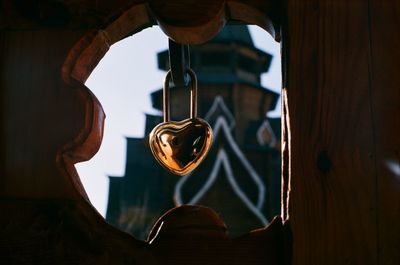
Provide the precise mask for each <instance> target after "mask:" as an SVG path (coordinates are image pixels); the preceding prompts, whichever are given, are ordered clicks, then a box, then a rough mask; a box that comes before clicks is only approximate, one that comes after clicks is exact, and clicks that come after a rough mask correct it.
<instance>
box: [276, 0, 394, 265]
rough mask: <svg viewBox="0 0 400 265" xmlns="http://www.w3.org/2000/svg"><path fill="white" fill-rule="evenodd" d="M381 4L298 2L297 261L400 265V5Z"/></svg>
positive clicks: (294, 65)
mask: <svg viewBox="0 0 400 265" xmlns="http://www.w3.org/2000/svg"><path fill="white" fill-rule="evenodd" d="M378 2H379V1H370V2H368V1H313V2H307V1H300V0H289V1H288V15H287V16H288V28H287V31H286V32H285V33H284V35H285V34H287V35H288V38H285V36H284V40H285V42H286V43H285V45H287V46H288V51H289V57H288V61H287V67H288V73H287V86H286V87H285V91H284V94H285V108H286V111H288V117H287V115H286V116H285V124H287V125H288V126H287V128H288V130H289V137H288V139H287V143H285V145H286V144H287V145H288V146H289V147H288V150H289V151H288V153H289V165H288V166H289V168H288V170H289V174H290V187H289V189H288V190H289V192H290V200H289V206H288V207H289V209H288V212H289V219H290V220H291V225H292V231H293V264H398V263H399V259H398V249H399V242H400V233H399V227H400V225H399V222H398V220H400V212H399V202H400V193H399V181H400V180H399V178H398V176H397V177H396V175H395V174H394V173H393V171H392V172H390V170H389V169H388V167H387V161H388V160H390V161H394V163H395V164H396V163H397V165H399V164H398V163H399V156H398V155H399V141H398V137H396V135H400V131H399V125H398V124H399V119H398V117H399V116H400V112H399V111H400V108H399V102H400V98H399V87H400V79H399V75H398V74H395V73H398V66H397V64H398V59H399V53H398V51H397V50H396V48H395V47H397V45H398V37H397V36H398V34H397V33H396V30H395V28H396V25H398V16H399V13H398V10H399V9H398V4H394V1H393V2H390V1H386V2H379V3H378ZM396 23H397V24H396Z"/></svg>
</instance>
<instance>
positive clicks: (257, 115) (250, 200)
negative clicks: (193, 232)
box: [106, 26, 281, 239]
mask: <svg viewBox="0 0 400 265" xmlns="http://www.w3.org/2000/svg"><path fill="white" fill-rule="evenodd" d="M190 50H191V67H192V69H193V70H194V71H195V72H196V74H197V77H198V84H199V88H198V116H199V117H202V118H204V119H206V120H207V121H208V122H209V123H210V125H211V126H212V128H213V133H214V141H213V145H212V147H211V149H210V151H209V154H208V155H207V157H206V159H205V160H204V162H203V163H202V164H201V165H200V166H199V167H198V168H197V169H196V170H195V171H194V172H192V173H191V174H188V175H186V176H184V177H179V176H175V175H172V174H170V173H168V172H167V171H166V170H164V169H163V168H162V167H161V166H160V165H159V164H158V163H157V162H156V160H155V159H154V158H153V156H152V154H151V151H150V148H149V145H148V134H149V133H150V131H151V130H152V129H153V127H154V126H156V125H157V124H158V123H160V122H162V116H156V115H146V127H145V135H146V137H145V138H127V159H126V161H127V163H126V169H125V176H123V177H117V176H116V177H110V192H109V200H108V209H107V215H106V220H107V221H108V222H109V223H111V224H113V225H115V226H117V227H119V228H120V229H122V230H124V231H127V232H129V233H131V234H132V235H134V236H135V237H137V238H141V239H145V238H146V236H147V234H148V232H149V229H150V228H151V226H152V225H153V223H154V222H155V221H156V219H157V218H158V217H160V216H161V215H162V214H163V213H164V212H165V211H167V210H168V209H170V208H172V207H174V206H176V205H180V204H201V205H205V206H209V207H211V208H213V209H214V210H216V211H217V212H218V213H219V214H220V215H221V216H222V218H223V220H224V221H225V222H226V224H227V226H228V230H229V234H230V235H231V236H238V235H240V234H243V233H245V232H247V231H249V230H250V229H254V228H258V227H261V226H264V225H265V224H267V223H268V221H270V220H271V218H272V217H273V216H275V215H277V214H279V212H280V182H281V179H280V164H281V163H280V150H279V148H280V118H267V117H266V113H267V112H268V111H270V110H273V109H275V107H276V104H277V99H278V96H279V95H278V94H276V93H275V92H273V91H271V90H269V89H267V88H265V87H262V86H261V82H260V76H261V74H263V73H265V72H267V71H268V69H269V66H270V62H271V59H272V57H271V55H269V54H267V53H265V52H263V51H261V50H259V49H257V48H255V47H254V44H253V41H252V39H251V36H250V33H249V31H248V29H247V27H246V26H229V27H225V28H224V30H223V31H222V32H221V33H220V34H219V35H218V36H217V37H216V38H214V39H213V40H211V41H210V42H208V43H206V44H204V45H199V46H191V48H190ZM158 64H159V68H160V69H162V70H167V69H169V62H168V51H164V52H161V53H159V54H158ZM151 98H152V103H153V107H154V108H155V109H158V110H162V90H158V91H156V92H154V93H152V94H151ZM188 117H189V89H187V88H172V89H171V118H172V120H182V119H186V118H188Z"/></svg>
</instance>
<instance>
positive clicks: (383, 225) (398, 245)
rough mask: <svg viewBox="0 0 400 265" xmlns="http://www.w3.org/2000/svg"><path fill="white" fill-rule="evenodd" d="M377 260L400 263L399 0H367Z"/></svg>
mask: <svg viewBox="0 0 400 265" xmlns="http://www.w3.org/2000/svg"><path fill="white" fill-rule="evenodd" d="M370 4H371V6H370V16H371V21H370V27H371V28H370V30H371V42H370V45H371V46H370V49H371V94H370V97H371V102H370V104H371V112H372V115H373V126H374V128H373V129H374V147H375V154H374V157H373V159H374V163H375V166H376V172H375V174H377V177H378V179H377V183H376V185H377V186H376V189H377V192H378V197H377V204H378V205H377V207H378V218H377V226H378V231H377V232H378V234H377V235H378V248H379V249H378V253H379V256H378V259H379V264H393V265H394V264H400V251H399V249H400V225H399V224H400V172H399V170H400V75H399V73H400V71H399V69H400V68H399V62H400V49H399V47H400V35H399V28H400V20H399V18H400V2H399V1H396V0H385V1H376V0H372V1H370Z"/></svg>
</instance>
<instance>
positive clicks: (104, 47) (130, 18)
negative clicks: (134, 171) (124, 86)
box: [57, 2, 287, 247]
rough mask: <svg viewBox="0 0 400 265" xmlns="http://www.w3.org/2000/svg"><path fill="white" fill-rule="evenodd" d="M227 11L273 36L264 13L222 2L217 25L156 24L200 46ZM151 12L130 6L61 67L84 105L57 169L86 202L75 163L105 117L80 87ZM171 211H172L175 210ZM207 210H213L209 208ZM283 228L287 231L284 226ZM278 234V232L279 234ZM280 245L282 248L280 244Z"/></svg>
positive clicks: (97, 140) (95, 143) (93, 143)
mask: <svg viewBox="0 0 400 265" xmlns="http://www.w3.org/2000/svg"><path fill="white" fill-rule="evenodd" d="M227 10H229V14H230V19H234V20H241V21H243V22H245V23H250V24H257V25H259V26H260V27H262V28H264V29H266V30H267V31H268V32H269V33H271V34H272V35H273V36H275V37H276V35H275V33H274V32H275V31H274V27H273V25H272V23H271V21H270V20H269V18H268V17H267V16H266V15H265V14H263V13H262V12H261V11H258V10H257V9H255V8H253V7H251V6H247V5H245V4H241V3H237V2H231V3H228V4H226V5H225V3H224V5H223V8H222V9H221V10H220V11H219V13H218V14H217V18H216V21H217V22H215V20H213V21H212V22H209V23H206V24H205V25H202V26H197V27H191V28H184V27H175V26H174V27H173V26H170V25H165V24H163V23H162V22H160V21H157V22H158V23H159V24H160V26H161V28H162V29H163V30H164V31H165V32H166V33H167V35H169V36H170V37H171V38H174V36H175V38H174V39H175V40H176V41H182V39H180V38H179V36H184V37H182V38H188V39H184V40H185V41H186V42H187V43H191V44H193V43H201V42H205V41H207V40H209V39H211V38H212V37H214V36H215V35H216V34H217V33H218V32H219V31H220V30H221V29H222V27H223V26H224V25H225V22H226V17H227V14H226V12H227ZM151 13H152V12H151V11H150V10H149V7H148V5H147V4H139V5H134V6H132V7H130V8H129V9H128V10H127V11H125V12H123V13H122V14H121V15H120V16H119V17H118V18H117V19H115V20H114V21H113V22H112V23H110V24H109V25H108V26H107V27H105V28H104V29H102V30H93V31H92V32H90V33H89V34H86V35H85V36H84V37H83V38H81V39H80V41H78V43H77V44H76V45H75V46H74V47H73V49H71V51H70V53H69V54H68V56H67V58H66V60H65V62H64V65H63V67H62V78H63V80H64V81H65V82H66V83H68V84H69V85H70V86H71V87H74V88H76V89H80V90H81V95H82V97H85V98H86V99H85V101H86V102H87V105H86V113H85V120H86V122H85V127H84V128H83V129H82V131H81V132H80V133H79V135H78V136H77V137H76V138H75V139H74V140H73V141H71V142H70V143H68V144H66V145H65V146H64V148H63V149H62V150H60V152H59V154H58V156H57V161H58V165H59V168H60V170H61V171H62V172H64V174H65V175H66V176H67V177H68V178H69V179H70V180H71V181H72V182H73V184H74V186H75V187H76V188H77V190H78V191H79V193H80V194H81V195H82V196H83V197H84V198H85V199H86V201H89V200H88V198H87V195H86V193H85V191H84V188H83V186H82V184H81V183H80V180H79V176H78V174H77V172H76V170H75V168H74V164H75V163H77V162H81V161H85V160H89V159H90V158H91V157H92V156H93V155H94V154H95V153H96V152H97V151H98V149H99V147H100V144H101V140H102V136H103V124H104V118H105V114H104V112H103V109H102V107H101V104H100V102H99V101H98V100H97V99H96V97H95V96H94V95H93V94H92V93H91V92H90V90H89V89H88V88H87V87H86V86H84V85H83V84H84V82H85V81H86V80H87V78H88V77H89V75H90V74H91V72H92V71H93V70H94V68H95V67H96V66H97V64H98V63H99V62H100V60H101V59H102V58H103V57H104V55H105V54H106V53H107V51H108V49H109V47H110V46H111V45H112V44H114V43H116V42H118V41H120V40H122V39H123V38H125V37H127V36H129V35H132V34H134V33H136V32H138V31H140V30H142V29H144V28H147V27H149V26H151V25H153V24H154V20H153V19H152V17H151ZM188 31H190V32H192V34H195V33H196V32H199V31H201V32H203V33H204V35H201V36H200V37H198V36H197V37H192V38H190V37H185V36H186V35H187V34H189V33H188ZM205 32H206V33H205ZM189 35H190V34H189ZM176 36H178V37H176ZM171 211H175V209H173V210H171ZM209 211H212V210H210V209H209ZM99 217H100V216H99ZM161 218H162V217H161ZM103 221H104V219H103ZM220 222H222V223H223V221H222V220H220ZM278 223H279V224H280V225H279V227H280V228H279V229H278V230H281V229H282V227H283V223H282V220H281V218H280V217H276V218H275V219H274V220H273V221H272V222H271V224H270V225H268V226H267V227H264V228H261V229H255V230H253V231H251V232H249V233H248V234H246V235H244V236H242V237H240V238H237V239H232V240H231V239H226V240H227V242H231V243H234V242H242V241H243V240H245V241H246V240H247V239H252V238H256V237H259V236H263V235H267V234H270V233H272V234H275V233H276V231H275V232H274V230H277V228H276V227H277V225H276V224H278ZM272 224H274V225H272ZM285 227H286V228H287V226H285ZM281 232H282V231H281ZM281 232H278V234H279V233H281ZM149 237H151V235H149ZM132 239H133V238H132ZM138 242H139V241H138ZM231 243H229V244H231ZM279 246H280V247H283V246H282V245H279Z"/></svg>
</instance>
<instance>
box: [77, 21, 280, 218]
mask: <svg viewBox="0 0 400 265" xmlns="http://www.w3.org/2000/svg"><path fill="white" fill-rule="evenodd" d="M250 33H251V35H252V38H253V41H254V44H255V46H256V47H257V48H259V49H261V50H264V51H266V52H268V53H270V54H272V55H273V59H272V64H271V68H270V71H269V72H268V73H267V74H264V75H263V76H262V84H263V86H265V87H268V88H269V89H271V90H274V91H276V92H280V88H281V64H280V63H281V62H280V45H279V43H276V42H275V41H274V40H273V39H272V37H271V36H270V35H269V34H268V33H267V32H265V31H264V30H262V29H261V28H259V27H256V26H251V27H250ZM167 48H168V39H167V37H166V35H164V33H162V31H161V30H160V29H159V28H158V27H152V28H148V29H145V30H144V31H142V32H140V33H137V34H135V35H134V36H132V37H129V38H126V39H124V40H122V41H120V42H118V43H116V44H114V45H113V46H112V47H111V48H110V50H109V51H108V53H107V54H106V55H105V57H104V58H103V59H102V60H101V61H100V63H99V65H98V66H97V67H96V69H95V70H94V71H93V73H92V74H91V75H90V77H89V79H88V81H87V82H86V86H87V87H88V88H90V90H91V91H92V92H93V93H94V94H95V95H96V97H97V98H98V99H99V101H100V102H101V104H102V106H103V109H104V111H105V113H106V116H107V117H106V121H105V126H104V127H105V128H104V138H103V142H102V144H101V147H100V150H99V151H98V153H97V154H96V155H95V156H94V157H93V158H92V159H91V160H89V161H87V162H83V163H79V164H77V165H76V168H77V170H78V173H79V175H80V177H81V180H82V183H83V185H84V187H85V189H86V192H87V193H88V195H89V198H90V200H91V202H92V204H93V205H94V206H95V207H96V209H97V210H98V211H99V212H100V214H101V215H103V216H105V213H106V209H107V198H108V182H109V181H108V176H123V175H124V173H125V158H126V157H125V155H126V153H125V152H126V137H143V133H144V122H145V116H144V114H145V113H156V111H155V110H154V109H152V108H151V102H150V93H151V92H152V91H154V90H157V89H159V88H161V86H162V83H163V79H164V76H165V72H163V71H159V70H158V68H157V56H156V54H157V52H159V51H163V50H166V49H167ZM268 115H269V116H273V117H276V116H279V115H280V104H279V103H278V107H277V109H276V110H275V111H274V112H272V113H268Z"/></svg>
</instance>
